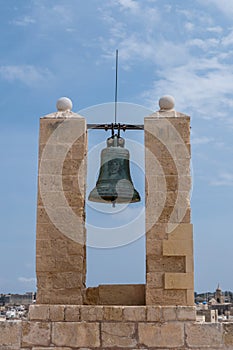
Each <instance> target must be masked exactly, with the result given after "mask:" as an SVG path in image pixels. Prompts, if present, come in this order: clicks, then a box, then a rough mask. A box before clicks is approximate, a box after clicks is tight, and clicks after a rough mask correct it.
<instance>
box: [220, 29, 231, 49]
mask: <svg viewBox="0 0 233 350" xmlns="http://www.w3.org/2000/svg"><path fill="white" fill-rule="evenodd" d="M232 44H233V30H232V31H231V32H230V33H229V34H228V35H226V36H225V37H223V38H222V45H224V46H229V45H232Z"/></svg>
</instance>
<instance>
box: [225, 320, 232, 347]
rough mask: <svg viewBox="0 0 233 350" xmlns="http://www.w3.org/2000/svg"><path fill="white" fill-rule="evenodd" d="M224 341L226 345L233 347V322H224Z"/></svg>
mask: <svg viewBox="0 0 233 350" xmlns="http://www.w3.org/2000/svg"><path fill="white" fill-rule="evenodd" d="M223 341H224V345H225V346H229V347H232V348H233V323H230V324H229V323H224V324H223Z"/></svg>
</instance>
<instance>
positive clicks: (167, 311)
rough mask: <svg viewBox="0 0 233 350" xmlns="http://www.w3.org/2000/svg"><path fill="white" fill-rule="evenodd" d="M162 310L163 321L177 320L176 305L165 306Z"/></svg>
mask: <svg viewBox="0 0 233 350" xmlns="http://www.w3.org/2000/svg"><path fill="white" fill-rule="evenodd" d="M161 311H162V320H163V322H167V321H175V320H176V318H177V317H176V307H175V306H163V307H162V308H161Z"/></svg>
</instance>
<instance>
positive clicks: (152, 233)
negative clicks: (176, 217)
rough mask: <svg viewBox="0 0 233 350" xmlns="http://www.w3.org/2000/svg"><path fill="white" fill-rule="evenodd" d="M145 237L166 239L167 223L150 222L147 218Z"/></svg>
mask: <svg viewBox="0 0 233 350" xmlns="http://www.w3.org/2000/svg"><path fill="white" fill-rule="evenodd" d="M152 222H153V221H152ZM146 238H147V239H161V240H163V239H168V233H167V224H161V223H156V224H155V223H153V224H152V223H151V222H150V221H149V220H146Z"/></svg>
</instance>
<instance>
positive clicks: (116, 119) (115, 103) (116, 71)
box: [115, 50, 118, 124]
mask: <svg viewBox="0 0 233 350" xmlns="http://www.w3.org/2000/svg"><path fill="white" fill-rule="evenodd" d="M117 81H118V50H116V82H115V124H116V121H117Z"/></svg>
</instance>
